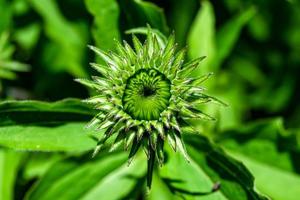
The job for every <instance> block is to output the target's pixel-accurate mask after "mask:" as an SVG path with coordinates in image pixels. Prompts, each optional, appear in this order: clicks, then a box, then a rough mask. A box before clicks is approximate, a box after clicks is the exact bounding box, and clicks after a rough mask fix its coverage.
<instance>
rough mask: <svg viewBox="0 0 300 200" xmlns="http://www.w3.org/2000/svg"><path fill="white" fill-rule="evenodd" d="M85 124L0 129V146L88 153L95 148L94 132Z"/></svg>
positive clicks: (16, 148)
mask: <svg viewBox="0 0 300 200" xmlns="http://www.w3.org/2000/svg"><path fill="white" fill-rule="evenodd" d="M85 125H86V123H68V124H65V125H57V126H53V127H47V126H35V125H31V126H24V125H13V126H4V127H0V146H3V147H7V148H11V149H15V150H25V151H63V152H66V151H70V152H81V151H88V150H91V149H93V148H95V147H96V141H95V140H94V139H92V136H91V135H93V134H95V133H96V132H95V131H93V130H91V129H86V128H85Z"/></svg>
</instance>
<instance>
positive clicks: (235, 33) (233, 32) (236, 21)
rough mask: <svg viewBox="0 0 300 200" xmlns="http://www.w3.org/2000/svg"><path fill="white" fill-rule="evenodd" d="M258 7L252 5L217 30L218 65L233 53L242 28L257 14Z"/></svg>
mask: <svg viewBox="0 0 300 200" xmlns="http://www.w3.org/2000/svg"><path fill="white" fill-rule="evenodd" d="M255 13H256V9H255V8H254V7H250V8H248V9H247V10H245V11H242V12H241V14H239V15H238V16H236V17H234V18H233V19H230V20H229V21H228V22H227V23H226V24H225V25H223V26H222V27H221V29H220V30H218V32H217V36H216V40H217V41H216V42H217V49H218V51H217V62H216V63H217V65H220V64H222V62H223V61H224V59H225V58H226V57H227V56H228V55H229V54H230V53H231V51H232V49H233V47H234V45H235V43H236V42H237V40H238V38H239V35H240V32H241V30H242V28H243V27H244V26H245V25H246V24H247V23H248V22H249V21H250V19H251V18H252V17H253V16H254V15H255Z"/></svg>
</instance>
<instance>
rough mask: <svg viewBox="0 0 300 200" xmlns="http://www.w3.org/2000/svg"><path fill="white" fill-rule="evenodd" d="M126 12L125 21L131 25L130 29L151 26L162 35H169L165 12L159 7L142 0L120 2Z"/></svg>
mask: <svg viewBox="0 0 300 200" xmlns="http://www.w3.org/2000/svg"><path fill="white" fill-rule="evenodd" d="M119 3H120V6H121V8H122V10H123V11H124V13H125V15H124V20H126V22H127V23H126V24H128V25H129V27H128V28H134V27H144V26H145V25H146V24H150V26H151V27H152V28H155V29H158V30H159V31H161V32H162V33H168V30H169V28H168V26H167V23H166V19H165V15H164V11H163V10H162V9H161V8H160V7H158V6H157V5H155V4H153V3H151V2H148V1H142V0H123V1H119Z"/></svg>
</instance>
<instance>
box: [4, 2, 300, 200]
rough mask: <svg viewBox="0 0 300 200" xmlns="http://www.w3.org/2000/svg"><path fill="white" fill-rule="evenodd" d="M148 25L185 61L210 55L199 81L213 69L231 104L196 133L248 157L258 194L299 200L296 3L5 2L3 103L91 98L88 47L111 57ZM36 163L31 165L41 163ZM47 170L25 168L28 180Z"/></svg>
mask: <svg viewBox="0 0 300 200" xmlns="http://www.w3.org/2000/svg"><path fill="white" fill-rule="evenodd" d="M146 24H149V25H150V26H151V27H152V28H155V29H158V30H159V31H161V32H162V33H164V34H166V35H168V34H170V33H171V32H172V31H173V30H174V31H175V34H176V39H177V42H178V44H179V46H180V47H185V46H187V48H188V57H187V60H189V59H193V58H197V57H200V56H207V58H206V59H205V60H204V61H203V62H202V63H201V65H200V67H199V69H198V70H197V71H195V73H194V74H193V76H197V75H201V74H205V73H208V72H213V73H214V76H213V77H212V78H211V79H210V80H209V81H207V83H206V85H205V87H206V88H207V93H208V94H210V95H213V96H216V97H218V98H219V99H221V100H222V101H224V102H226V103H227V104H228V105H229V106H228V107H220V106H219V105H213V106H207V107H204V108H203V109H204V110H205V111H206V112H207V113H209V114H210V115H212V116H214V117H215V118H217V119H218V120H217V122H214V123H213V122H201V123H199V122H197V121H196V122H195V124H197V126H198V127H199V130H200V131H201V132H202V133H203V134H204V135H207V136H208V137H209V138H211V139H212V140H214V141H215V142H216V143H219V144H220V145H222V146H223V147H224V148H225V149H228V152H231V153H232V155H233V156H234V157H236V158H238V159H239V160H242V161H243V162H244V163H245V164H246V166H247V167H249V169H250V171H251V172H253V175H254V177H257V181H258V182H257V184H258V185H257V187H258V188H259V189H260V191H262V193H264V194H267V195H269V196H271V197H272V198H274V199H278V200H297V199H298V198H297V197H299V195H300V176H299V173H300V147H299V146H300V145H299V144H300V103H299V102H300V95H299V91H300V78H299V76H300V2H299V1H298V0H264V1H262V0H223V1H217V0H211V1H209V0H164V1H159V0H153V1H141V0H85V1H83V0H64V1H58V0H0V38H1V36H2V38H3V39H2V40H0V82H1V83H0V85H1V87H0V95H1V96H0V97H1V99H2V100H7V99H20V100H21V99H35V100H43V101H56V100H60V99H64V98H68V97H76V98H86V97H87V96H88V95H89V91H87V89H86V88H84V87H83V86H81V85H80V84H78V83H76V82H74V78H78V77H86V78H87V77H90V75H93V74H95V71H93V70H92V69H91V68H90V67H89V63H90V62H93V61H94V60H95V59H96V58H95V55H94V54H93V53H92V52H91V51H89V50H88V48H87V45H88V44H90V45H95V46H97V47H99V48H101V49H104V50H112V51H113V50H114V39H117V40H122V39H125V40H128V41H130V35H128V34H126V33H125V32H126V30H129V29H131V28H136V27H143V26H146ZM99 62H101V61H100V60H99ZM9 154H12V155H10V156H9ZM15 154H17V153H15V152H9V153H4V150H3V151H1V152H0V164H1V163H2V165H3V166H4V165H5V163H7V159H9V160H11V159H12V160H13V159H16V158H17V157H18V156H20V155H15ZM35 156H36V157H37V158H38V159H36V160H35V157H34V156H32V157H34V158H33V159H31V163H30V164H32V163H33V164H32V165H34V164H36V163H39V162H40V161H41V160H43V159H42V157H45V156H44V155H35ZM52 157H54V159H53V160H54V161H55V158H56V155H52ZM17 160H18V159H16V161H15V162H13V163H14V164H12V166H15V167H16V166H18V164H17V163H18V162H19V161H17ZM54 161H53V162H54ZM35 162H36V163H35ZM39 165H40V164H36V165H34V166H39ZM45 165H50V164H49V163H46V164H45ZM11 168H13V167H11ZM46 168H47V166H42V167H41V169H40V170H38V169H37V170H31V171H30V170H29V172H28V171H27V172H28V173H29V174H27V175H28V177H29V178H28V180H30V181H33V180H34V179H31V178H32V177H35V175H39V174H42V171H43V170H46ZM18 169H19V168H18ZM21 171H24V169H23V170H21ZM25 172H26V170H25ZM30 172H32V173H33V174H30ZM14 173H21V172H20V170H15V171H14V172H12V176H16V174H14ZM34 173H35V174H34ZM0 177H1V173H0ZM272 177H274V181H273V180H272ZM24 179H26V178H24ZM2 182H4V181H2ZM2 184H4V185H7V184H6V183H2ZM24 185H26V187H29V185H31V183H30V182H29V183H28V182H26V184H25V183H23V182H20V183H18V184H17V186H16V187H17V188H15V189H14V190H15V191H18V192H17V193H18V194H19V195H17V196H16V198H22V195H24V193H25V192H26V187H25V186H24ZM0 186H1V184H0ZM18 187H19V188H18ZM0 188H1V187H0ZM288 189H290V191H289V192H285V191H286V190H288ZM0 193H1V190H0ZM297 195H298V196H297ZM6 197H7V196H6ZM152 198H153V199H159V198H154V197H152ZM0 199H1V195H0ZM8 199H10V198H8ZM103 199H104V198H103ZM237 199H238V198H237ZM4 200H6V199H4Z"/></svg>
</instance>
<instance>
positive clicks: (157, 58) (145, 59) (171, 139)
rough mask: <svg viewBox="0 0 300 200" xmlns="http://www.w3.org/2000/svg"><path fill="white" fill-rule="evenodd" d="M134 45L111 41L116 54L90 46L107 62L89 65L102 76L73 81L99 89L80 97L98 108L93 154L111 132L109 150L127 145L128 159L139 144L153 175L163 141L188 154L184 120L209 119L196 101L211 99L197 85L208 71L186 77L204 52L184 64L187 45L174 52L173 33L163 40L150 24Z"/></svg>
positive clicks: (95, 120)
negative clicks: (99, 135)
mask: <svg viewBox="0 0 300 200" xmlns="http://www.w3.org/2000/svg"><path fill="white" fill-rule="evenodd" d="M133 45H134V48H132V47H131V46H130V45H129V44H128V43H127V42H126V41H124V44H123V45H122V44H120V43H119V42H116V47H117V48H116V49H117V52H116V53H114V52H104V51H102V50H100V49H98V48H96V47H93V46H91V47H90V48H91V49H92V50H93V51H94V52H96V54H98V55H99V56H100V57H101V58H102V59H103V60H104V61H105V63H106V64H105V65H100V64H91V65H92V67H93V68H95V69H96V70H97V71H98V72H100V74H101V76H95V77H93V80H85V79H79V80H78V81H79V82H81V83H82V84H84V85H86V86H88V87H91V88H93V89H95V90H96V91H97V93H98V95H97V96H94V97H92V98H90V99H87V100H85V101H86V102H88V103H91V104H94V106H95V109H98V110H99V114H98V115H97V116H95V118H94V119H93V120H92V121H91V122H90V124H89V126H96V127H97V128H98V129H104V130H105V133H104V135H103V137H102V139H100V141H99V142H98V145H97V148H96V149H95V152H94V154H95V153H97V152H98V151H99V149H100V148H101V147H102V146H103V144H104V143H105V142H106V140H107V139H108V138H110V137H112V136H115V141H114V143H113V144H112V146H111V149H110V150H111V151H113V150H115V149H116V148H118V147H119V146H120V145H122V144H124V147H125V149H130V153H129V162H131V160H132V158H133V156H134V155H135V154H136V152H137V151H138V149H139V148H140V147H142V149H144V151H145V153H146V155H147V157H148V175H149V176H152V170H153V165H154V162H155V160H158V162H159V163H160V164H163V162H164V153H163V146H164V143H165V142H166V141H168V143H169V144H170V145H171V147H172V148H173V149H174V150H175V151H176V150H178V151H180V152H181V153H182V154H183V155H184V156H185V158H186V159H188V155H187V153H186V151H185V147H184V143H183V142H182V139H181V134H182V133H183V132H184V130H185V129H189V128H191V126H190V125H188V123H187V120H188V119H195V118H199V119H212V118H211V117H210V116H208V115H206V114H204V113H203V112H202V111H201V110H199V109H198V108H197V106H198V105H199V104H201V103H207V102H209V101H214V100H215V99H214V98H212V97H210V96H208V95H205V94H203V88H202V87H200V84H201V83H202V82H203V81H205V80H206V79H207V78H208V77H209V76H210V75H211V74H208V75H205V76H201V77H196V78H191V76H190V75H191V73H192V71H193V70H194V69H195V68H196V67H197V66H198V64H199V62H200V61H201V60H202V59H203V58H204V57H201V58H198V59H195V60H192V61H190V62H187V63H185V62H184V58H185V52H186V50H185V49H183V50H180V51H176V46H177V45H176V44H175V39H174V34H172V35H171V36H170V37H169V38H168V39H164V37H162V36H159V35H157V34H156V33H154V32H153V31H152V29H150V28H149V29H148V33H147V39H146V41H145V42H144V44H142V43H141V42H140V40H139V39H138V38H137V37H136V36H135V35H133ZM149 182H150V183H149ZM149 184H151V178H149V180H148V185H149Z"/></svg>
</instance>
